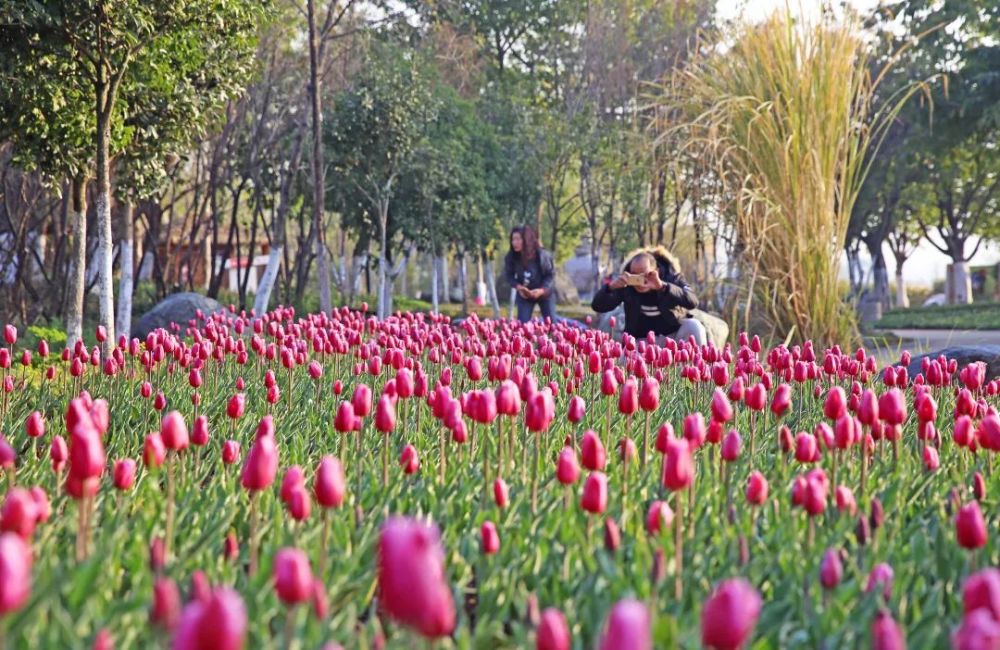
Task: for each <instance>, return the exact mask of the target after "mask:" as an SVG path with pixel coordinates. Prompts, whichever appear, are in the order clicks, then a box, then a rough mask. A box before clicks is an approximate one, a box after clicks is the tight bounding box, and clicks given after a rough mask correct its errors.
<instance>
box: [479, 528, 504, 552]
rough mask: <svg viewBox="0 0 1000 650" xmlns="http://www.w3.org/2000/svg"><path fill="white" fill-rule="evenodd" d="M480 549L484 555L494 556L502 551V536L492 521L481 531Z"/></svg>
mask: <svg viewBox="0 0 1000 650" xmlns="http://www.w3.org/2000/svg"><path fill="white" fill-rule="evenodd" d="M479 536H480V548H481V549H482V551H483V554H484V555H494V554H495V553H496V552H497V551H499V550H500V535H499V534H498V533H497V527H496V526H495V525H494V524H493V522H492V521H485V522H483V525H482V526H481V527H480V529H479Z"/></svg>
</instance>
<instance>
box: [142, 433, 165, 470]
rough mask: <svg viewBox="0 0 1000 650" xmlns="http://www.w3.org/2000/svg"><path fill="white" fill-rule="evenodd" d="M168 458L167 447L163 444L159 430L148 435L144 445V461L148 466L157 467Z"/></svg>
mask: <svg viewBox="0 0 1000 650" xmlns="http://www.w3.org/2000/svg"><path fill="white" fill-rule="evenodd" d="M166 458H167V447H166V446H165V445H164V444H163V438H162V437H160V434H159V433H157V432H155V431H154V432H153V433H150V434H149V435H147V436H146V443H145V445H143V450H142V461H143V463H144V464H145V465H146V467H148V468H150V469H155V468H157V467H159V466H160V465H162V464H163V461H164V460H166Z"/></svg>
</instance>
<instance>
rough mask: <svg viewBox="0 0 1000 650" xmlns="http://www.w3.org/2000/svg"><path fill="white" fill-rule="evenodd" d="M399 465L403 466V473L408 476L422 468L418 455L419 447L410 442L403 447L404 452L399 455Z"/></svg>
mask: <svg viewBox="0 0 1000 650" xmlns="http://www.w3.org/2000/svg"><path fill="white" fill-rule="evenodd" d="M399 465H400V467H402V468H403V473H404V474H406V475H407V476H409V475H410V474H415V473H416V472H417V470H419V469H420V458H419V457H418V456H417V448H416V447H414V446H413V445H410V444H408V445H406V446H405V447H403V452H402V453H401V454H400V455H399Z"/></svg>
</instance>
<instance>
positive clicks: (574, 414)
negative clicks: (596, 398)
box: [566, 395, 587, 424]
mask: <svg viewBox="0 0 1000 650" xmlns="http://www.w3.org/2000/svg"><path fill="white" fill-rule="evenodd" d="M586 412H587V407H586V402H584V401H583V398H582V397H580V396H579V395H574V396H573V397H572V398H571V399H570V400H569V408H568V409H567V411H566V419H568V420H569V421H570V422H571V423H573V424H578V423H580V422H581V421H582V420H583V418H584V416H585V415H586Z"/></svg>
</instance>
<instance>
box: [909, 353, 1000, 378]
mask: <svg viewBox="0 0 1000 650" xmlns="http://www.w3.org/2000/svg"><path fill="white" fill-rule="evenodd" d="M941 355H944V356H945V357H947V358H948V359H954V360H955V361H957V362H958V367H959V368H962V367H963V366H966V365H968V364H970V363H974V362H976V361H983V362H985V363H986V381H990V380H992V379H996V378H997V377H1000V345H955V346H952V347H948V348H943V349H941V350H938V351H936V352H928V353H927V354H922V355H920V356H919V357H913V359H912V360H911V361H910V366H909V367H908V368H907V369H906V370H907V372H908V373H909V375H910V377H911V378H912V377H916V376H917V373H920V372H922V369H921V367H920V364H921V361H922V360H923V359H924V358H925V357H930V358H931V359H937V358H938V357H940V356H941ZM955 379H958V375H957V373H956V376H955Z"/></svg>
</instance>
